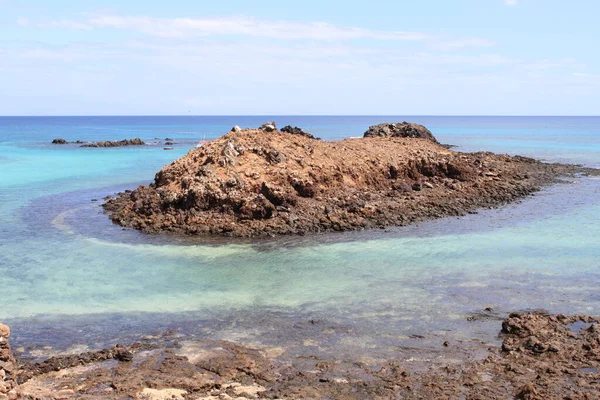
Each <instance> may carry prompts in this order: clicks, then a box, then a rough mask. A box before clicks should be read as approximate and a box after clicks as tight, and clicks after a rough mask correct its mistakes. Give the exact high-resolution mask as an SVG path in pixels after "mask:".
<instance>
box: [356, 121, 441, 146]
mask: <svg viewBox="0 0 600 400" xmlns="http://www.w3.org/2000/svg"><path fill="white" fill-rule="evenodd" d="M364 137H366V138H367V137H403V138H419V139H427V140H431V141H432V142H434V143H437V140H436V138H435V137H434V136H433V134H432V133H431V131H430V130H429V129H427V128H425V127H424V126H423V125H419V124H412V123H409V122H402V123H395V124H379V125H373V126H371V127H369V130H367V131H366V132H365V134H364Z"/></svg>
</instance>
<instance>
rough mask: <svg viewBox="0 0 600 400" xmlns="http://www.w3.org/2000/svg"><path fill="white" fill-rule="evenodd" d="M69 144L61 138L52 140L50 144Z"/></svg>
mask: <svg viewBox="0 0 600 400" xmlns="http://www.w3.org/2000/svg"><path fill="white" fill-rule="evenodd" d="M68 143H69V142H67V141H66V140H65V139H63V138H57V139H54V140H52V144H68Z"/></svg>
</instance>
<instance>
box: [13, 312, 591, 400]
mask: <svg viewBox="0 0 600 400" xmlns="http://www.w3.org/2000/svg"><path fill="white" fill-rule="evenodd" d="M599 321H600V320H599V319H598V318H594V317H587V316H571V317H566V316H564V315H557V316H552V315H546V314H543V313H527V314H513V315H511V316H510V317H509V318H508V319H507V320H505V321H504V323H503V324H502V326H503V328H502V332H501V335H502V337H503V344H502V347H501V348H500V349H497V348H492V349H490V350H489V355H488V356H487V358H485V359H483V360H482V361H466V360H465V361H464V362H462V363H458V364H457V363H447V364H443V363H442V364H439V363H438V364H435V365H433V364H432V363H429V366H428V367H427V366H426V368H420V369H419V368H415V363H414V362H412V361H410V360H409V361H403V360H388V361H380V362H374V361H372V360H371V361H368V360H354V359H323V358H320V357H318V356H314V357H312V356H309V357H303V358H298V357H292V358H286V355H285V350H283V353H282V350H281V349H280V350H279V351H277V352H274V351H273V350H270V349H258V348H252V347H246V346H243V345H240V344H235V343H231V342H223V341H210V340H204V341H201V342H195V345H194V346H190V345H189V343H183V344H182V343H179V342H172V343H167V344H163V345H162V346H159V347H157V346H154V347H153V346H148V345H146V346H144V345H141V344H134V345H132V346H129V347H127V348H125V347H121V351H123V352H126V354H127V357H124V358H116V357H115V360H112V361H111V360H108V361H103V360H106V359H107V357H105V355H106V354H107V353H111V352H112V351H113V350H114V348H113V349H110V350H103V351H100V352H95V353H94V352H89V353H84V354H82V355H80V356H67V357H63V358H60V357H55V358H53V359H52V361H51V362H43V363H38V364H21V365H20V366H19V372H18V376H19V380H20V382H21V385H20V387H19V388H18V390H19V392H20V393H21V394H22V395H23V396H24V397H25V396H28V397H26V398H29V399H63V398H73V399H104V398H140V399H144V398H147V399H167V398H168V399H230V398H236V399H283V398H291V399H322V398H330V399H374V398H377V399H399V398H401V399H455V398H456V399H461V398H464V399H490V400H495V399H498V400H499V399H503V400H504V399H514V398H516V399H530V400H542V399H544V400H546V399H573V400H579V399H588V400H591V399H598V398H600V384H599V382H598V371H599V369H600V325H598V323H599ZM442 346H443V345H442V344H440V347H442ZM444 346H445V345H444ZM460 346H461V344H460V343H452V344H451V345H450V346H448V347H444V349H445V350H444V352H447V356H448V358H449V359H452V358H455V357H456V356H457V354H460V353H459V352H457V351H456V350H454V352H453V348H457V347H460ZM96 353H97V354H100V355H101V357H100V358H98V357H97V356H96V355H95V354H96ZM415 356H416V357H418V356H419V355H418V354H415ZM411 360H412V358H411ZM47 365H52V366H53V368H50V369H49V368H47ZM13 393H14V392H13Z"/></svg>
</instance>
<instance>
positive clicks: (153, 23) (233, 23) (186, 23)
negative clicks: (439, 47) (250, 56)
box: [37, 15, 429, 40]
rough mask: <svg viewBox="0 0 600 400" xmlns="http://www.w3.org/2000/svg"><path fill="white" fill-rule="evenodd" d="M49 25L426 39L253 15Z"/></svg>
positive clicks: (110, 18)
mask: <svg viewBox="0 0 600 400" xmlns="http://www.w3.org/2000/svg"><path fill="white" fill-rule="evenodd" d="M37 25H38V26H40V27H45V28H70V29H78V30H91V29H101V28H112V29H122V30H129V31H134V32H141V33H145V34H147V35H151V36H156V37H162V38H179V39H188V38H194V37H208V36H228V35H236V36H250V37H262V38H271V39H288V40H289V39H308V40H351V39H376V40H424V39H426V38H428V37H429V35H426V34H424V33H420V32H402V31H380V30H372V29H365V28H358V27H342V26H336V25H332V24H329V23H326V22H307V23H295V22H287V21H267V20H259V19H257V18H253V17H246V16H234V17H223V18H153V17H146V16H131V17H130V16H118V15H101V16H93V17H90V18H88V19H86V20H84V21H73V20H56V21H47V22H42V23H39V24H37Z"/></svg>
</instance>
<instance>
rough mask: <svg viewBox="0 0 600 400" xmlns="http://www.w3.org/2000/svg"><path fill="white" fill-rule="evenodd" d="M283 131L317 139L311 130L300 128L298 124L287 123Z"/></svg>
mask: <svg viewBox="0 0 600 400" xmlns="http://www.w3.org/2000/svg"><path fill="white" fill-rule="evenodd" d="M281 132H285V133H290V134H292V135H300V136H306V137H307V138H310V139H317V138H315V137H314V136H313V135H311V134H310V133H309V132H306V131H305V130H304V129H302V128H298V127H297V126H291V125H286V126H284V127H283V128H281Z"/></svg>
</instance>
